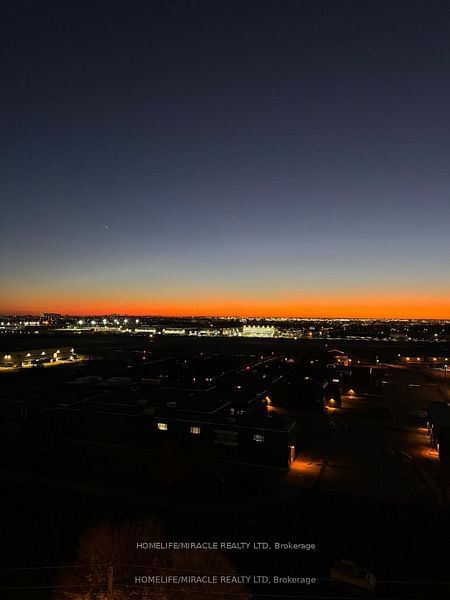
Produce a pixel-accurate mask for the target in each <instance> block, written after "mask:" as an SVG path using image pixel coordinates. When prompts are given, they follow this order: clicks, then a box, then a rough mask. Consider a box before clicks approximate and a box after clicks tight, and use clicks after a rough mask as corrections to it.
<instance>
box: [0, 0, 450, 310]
mask: <svg viewBox="0 0 450 600" xmlns="http://www.w3.org/2000/svg"><path fill="white" fill-rule="evenodd" d="M1 23H2V25H1V28H2V35H1V42H0V44H1V49H2V55H1V81H0V83H1V88H0V89H1V108H2V110H1V115H2V136H1V141H0V143H1V145H2V148H1V156H2V160H1V172H0V186H1V187H0V193H1V197H2V219H1V226H0V234H1V241H0V246H1V248H0V250H1V262H0V264H1V270H2V272H3V276H2V280H3V284H4V285H3V286H2V287H3V289H4V291H3V293H2V294H1V296H2V297H1V298H0V309H3V310H21V311H38V312H39V311H41V310H58V311H60V312H61V311H62V312H64V311H65V310H68V311H73V312H83V311H87V310H93V311H95V310H96V309H98V310H99V311H100V310H109V309H111V310H118V311H119V310H120V311H124V312H125V311H129V312H132V311H133V310H138V309H141V312H153V311H154V310H158V312H161V311H164V310H165V308H164V307H167V312H171V311H172V312H174V311H175V312H179V311H182V312H188V313H190V312H200V313H214V312H221V313H227V312H235V311H236V310H240V311H241V312H246V311H247V313H248V314H252V313H255V312H256V313H257V312H258V311H259V312H260V313H261V314H262V313H265V314H269V313H272V314H288V313H289V314H292V312H295V313H296V314H306V313H308V314H310V313H311V314H313V313H314V314H319V313H320V314H323V315H331V314H338V313H346V314H355V315H357V314H360V315H361V316H363V315H368V314H369V313H371V311H372V313H371V314H374V307H375V308H376V307H379V311H378V313H377V314H380V315H381V314H385V315H390V314H401V313H402V310H403V313H404V316H442V317H450V306H449V296H450V282H449V272H450V269H449V256H450V248H449V242H448V230H449V216H450V211H449V206H450V202H449V190H450V185H449V184H450V169H449V165H450V160H449V159H450V141H449V140H450V119H449V107H450V4H449V3H448V2H447V1H433V0H427V1H425V0H423V1H420V2H417V1H414V0H404V1H396V0H386V1H384V0H376V1H366V0H357V1H346V0H339V1H337V0H329V1H321V0H295V1H294V0H292V1H287V0H273V1H270V2H269V1H251V0H245V1H243V0H241V1H232V0H228V1H223V2H221V1H218V0H214V1H201V2H200V1H199V2H194V1H189V0H185V1H184V2H170V1H169V0H165V1H157V2H152V1H147V2H133V1H131V2H125V1H123V2H115V1H111V0H109V1H105V2H96V1H76V2H75V1H74V2H61V1H54V2H46V1H43V2H35V1H21V0H15V1H11V2H9V1H5V0H4V1H3V2H2V4H1ZM246 307H247V308H246ZM315 307H316V308H315ZM358 311H359V312H358ZM375 312H376V311H375ZM444 313H445V314H444ZM343 316H345V314H344V315H343ZM374 316H376V315H375V314H374Z"/></svg>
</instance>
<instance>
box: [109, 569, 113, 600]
mask: <svg viewBox="0 0 450 600" xmlns="http://www.w3.org/2000/svg"><path fill="white" fill-rule="evenodd" d="M113 582H114V567H108V600H113V598H114V583H113Z"/></svg>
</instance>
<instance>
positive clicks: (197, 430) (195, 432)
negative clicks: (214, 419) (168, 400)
mask: <svg viewBox="0 0 450 600" xmlns="http://www.w3.org/2000/svg"><path fill="white" fill-rule="evenodd" d="M200 431H201V429H200V427H197V426H196V425H191V433H192V435H200Z"/></svg>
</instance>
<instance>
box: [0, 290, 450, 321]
mask: <svg viewBox="0 0 450 600" xmlns="http://www.w3.org/2000/svg"><path fill="white" fill-rule="evenodd" d="M14 304H15V306H13V303H12V301H11V300H10V301H9V302H8V304H6V302H5V303H4V305H3V306H2V305H0V312H1V313H3V314H39V313H41V312H55V313H61V314H73V315H80V316H83V315H96V314H130V315H161V316H218V317H235V316H241V317H263V318H264V317H265V318H270V317H281V318H289V317H292V318H295V317H298V318H302V317H304V318H330V319H332V318H356V319H358V318H361V319H364V318H366V319H371V318H373V319H450V300H449V298H448V297H445V298H444V297H442V296H440V297H435V296H430V297H428V296H418V295H415V296H414V297H411V296H410V295H401V296H400V295H397V296H395V297H389V296H381V295H380V296H366V297H355V295H353V294H352V295H351V296H350V295H349V296H343V295H340V296H339V295H333V294H324V295H321V296H317V297H311V296H309V297H307V298H305V299H301V300H296V299H292V298H289V299H286V300H285V301H282V300H280V299H279V298H277V299H271V300H264V301H258V300H256V301H255V300H254V299H253V298H248V299H246V298H239V299H237V298H233V297H230V298H225V297H223V296H220V297H217V296H215V297H212V296H211V295H206V294H202V293H201V292H199V294H198V295H197V296H195V297H193V296H192V294H191V295H190V296H189V297H188V296H186V297H185V298H184V299H183V300H182V301H181V300H178V301H177V302H174V301H169V300H167V301H165V300H164V299H161V298H159V299H158V300H157V301H155V300H153V301H152V300H151V299H149V300H148V301H146V300H144V299H142V300H139V301H128V300H127V299H125V298H123V297H120V296H119V297H117V298H115V297H114V295H112V296H110V297H107V298H98V299H91V298H87V297H80V298H79V299H77V298H75V297H74V296H71V297H70V298H68V297H67V296H65V295H64V294H61V296H60V298H58V294H52V295H51V296H50V295H49V296H48V297H47V295H40V296H39V297H38V298H33V301H32V302H30V303H28V302H27V303H25V301H21V302H17V303H14Z"/></svg>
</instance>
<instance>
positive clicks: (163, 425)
mask: <svg viewBox="0 0 450 600" xmlns="http://www.w3.org/2000/svg"><path fill="white" fill-rule="evenodd" d="M157 427H158V429H159V430H160V431H167V423H158V425H157Z"/></svg>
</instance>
